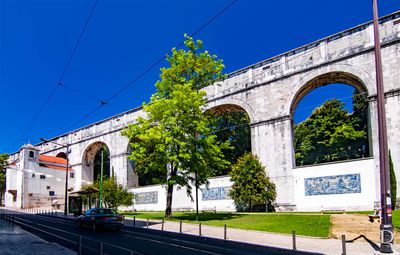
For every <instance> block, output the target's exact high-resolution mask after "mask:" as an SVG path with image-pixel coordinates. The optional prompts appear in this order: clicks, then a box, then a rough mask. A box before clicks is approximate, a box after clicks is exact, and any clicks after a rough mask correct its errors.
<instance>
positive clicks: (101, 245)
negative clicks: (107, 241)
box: [99, 242, 103, 255]
mask: <svg viewBox="0 0 400 255" xmlns="http://www.w3.org/2000/svg"><path fill="white" fill-rule="evenodd" d="M99 255H103V242H100V244H99Z"/></svg>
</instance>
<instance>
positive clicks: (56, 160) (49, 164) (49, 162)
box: [39, 154, 73, 171]
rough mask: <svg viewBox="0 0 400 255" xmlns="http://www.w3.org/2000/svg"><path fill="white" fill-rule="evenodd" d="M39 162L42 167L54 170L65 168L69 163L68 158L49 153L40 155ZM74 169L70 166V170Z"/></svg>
mask: <svg viewBox="0 0 400 255" xmlns="http://www.w3.org/2000/svg"><path fill="white" fill-rule="evenodd" d="M39 163H40V166H41V167H46V168H51V169H54V170H64V171H65V166H66V165H67V160H66V159H64V158H60V157H53V156H48V155H43V154H42V155H39ZM72 170H73V169H72V168H71V166H70V167H68V171H72Z"/></svg>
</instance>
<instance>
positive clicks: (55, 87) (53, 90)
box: [21, 0, 98, 140]
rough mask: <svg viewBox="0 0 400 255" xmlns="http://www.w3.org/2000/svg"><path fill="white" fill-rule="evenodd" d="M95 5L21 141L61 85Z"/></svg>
mask: <svg viewBox="0 0 400 255" xmlns="http://www.w3.org/2000/svg"><path fill="white" fill-rule="evenodd" d="M97 3H98V0H96V1H95V3H94V4H93V6H92V9H91V11H90V14H89V16H88V17H87V19H86V22H85V24H84V26H83V28H82V30H81V33H80V34H79V37H78V40H77V41H76V43H75V46H74V48H73V50H72V52H71V54H70V56H69V58H68V60H67V63H66V65H65V66H64V69H63V71H62V73H61V75H60V78H59V79H58V82H57V83H56V85H55V86H54V88H53V89H52V90H51V92H50V94H49V96H48V97H47V98H46V100H45V101H44V103H43V104H42V105H41V107H40V109H39V111H38V112H37V113H36V115H35V116H34V117H33V119H32V120H31V121H30V122H29V124H28V127H27V128H26V130H25V132H24V133H23V135H22V137H21V139H22V140H25V136H26V135H27V134H28V132H29V131H30V130H31V128H32V126H33V124H34V123H35V122H36V120H37V118H38V117H39V116H40V114H41V113H42V112H43V110H44V108H45V107H46V105H47V104H48V102H49V101H50V99H51V98H52V97H53V95H54V93H55V92H56V90H57V88H58V87H59V86H60V85H61V84H62V80H63V78H64V76H65V74H66V72H67V70H68V68H69V66H70V65H71V62H72V59H73V57H74V55H75V52H76V50H77V48H78V46H79V43H80V41H81V39H82V37H83V35H84V33H85V31H86V28H87V26H88V24H89V21H90V19H91V17H92V15H93V13H94V10H95V8H96V6H97Z"/></svg>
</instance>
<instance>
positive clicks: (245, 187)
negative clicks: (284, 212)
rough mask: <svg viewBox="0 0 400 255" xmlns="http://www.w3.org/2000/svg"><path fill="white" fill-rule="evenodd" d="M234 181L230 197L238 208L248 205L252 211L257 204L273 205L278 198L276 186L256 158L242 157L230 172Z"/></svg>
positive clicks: (248, 154) (250, 155)
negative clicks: (244, 204)
mask: <svg viewBox="0 0 400 255" xmlns="http://www.w3.org/2000/svg"><path fill="white" fill-rule="evenodd" d="M230 176H231V180H232V181H233V185H232V189H231V191H230V192H229V195H230V197H231V198H232V199H233V200H234V201H235V204H236V206H238V205H240V204H243V203H247V204H248V210H249V211H251V209H252V204H254V203H255V202H261V203H264V202H266V204H267V206H269V205H271V204H272V202H273V201H274V200H275V198H276V189H275V184H274V183H273V182H272V181H271V180H270V178H269V177H268V176H267V174H266V172H265V167H264V166H263V165H261V163H260V161H259V160H258V158H257V157H256V156H254V155H253V154H251V153H245V154H244V155H243V156H242V157H240V158H239V159H238V161H237V163H236V164H235V165H233V166H232V171H231V172H230Z"/></svg>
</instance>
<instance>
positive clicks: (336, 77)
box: [290, 72, 372, 166]
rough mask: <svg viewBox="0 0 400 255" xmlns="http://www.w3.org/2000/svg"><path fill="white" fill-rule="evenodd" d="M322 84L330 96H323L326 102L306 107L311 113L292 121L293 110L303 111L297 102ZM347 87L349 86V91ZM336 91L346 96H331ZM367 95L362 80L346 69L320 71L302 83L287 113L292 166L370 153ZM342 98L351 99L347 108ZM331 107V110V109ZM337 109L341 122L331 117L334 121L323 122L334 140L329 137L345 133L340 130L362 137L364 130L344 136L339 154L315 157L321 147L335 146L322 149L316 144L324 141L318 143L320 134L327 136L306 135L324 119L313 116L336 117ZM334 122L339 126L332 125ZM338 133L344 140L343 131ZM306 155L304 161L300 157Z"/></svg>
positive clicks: (294, 112) (364, 155)
mask: <svg viewBox="0 0 400 255" xmlns="http://www.w3.org/2000/svg"><path fill="white" fill-rule="evenodd" d="M325 86H327V87H325ZM328 86H329V87H328ZM321 87H325V88H324V90H325V92H327V93H328V94H332V96H326V98H324V101H325V102H324V103H322V104H321V105H313V106H312V107H308V108H311V109H309V110H312V113H310V116H308V117H307V118H306V119H303V120H301V121H297V122H298V123H295V120H294V118H293V117H295V114H296V111H299V110H302V109H298V107H299V105H300V102H302V100H307V97H308V96H309V95H310V94H312V92H313V91H314V90H317V89H321ZM349 88H352V89H350V90H349ZM329 89H334V90H336V91H335V93H332V92H331V91H329ZM337 90H343V91H345V90H346V91H347V92H346V93H347V95H345V96H342V97H341V98H340V97H337V96H336V95H333V94H337ZM349 91H352V92H349ZM349 93H350V94H349ZM367 97H368V91H367V89H366V86H365V84H364V83H363V81H362V80H361V79H360V78H358V77H357V76H355V75H353V74H350V73H346V72H329V73H325V74H321V75H319V76H317V77H315V78H312V79H311V80H309V81H307V82H305V83H304V85H302V86H301V88H300V89H299V90H298V91H297V93H296V94H295V96H294V98H293V101H292V104H291V106H290V114H291V116H292V138H293V139H292V144H293V151H294V155H293V157H294V159H293V162H294V165H296V166H299V165H309V164H318V163H325V162H332V161H341V160H347V159H356V158H363V157H369V156H372V151H371V149H372V145H371V138H370V137H371V134H370V133H371V132H370V118H369V105H368V101H367ZM309 100H312V99H309ZM344 101H350V102H351V103H349V102H347V104H346V105H347V108H348V109H345V103H344ZM349 104H351V107H349ZM305 108H307V107H305ZM333 109H334V111H332V110H333ZM303 110H304V109H303ZM337 112H340V114H342V115H341V117H342V118H339V119H338V120H340V124H339V123H335V121H332V120H331V122H332V123H334V124H333V125H332V124H328V123H329V122H326V123H327V127H328V130H327V131H326V133H329V132H331V134H333V135H332V136H331V139H333V138H332V137H333V136H335V135H337V133H340V132H345V131H343V129H347V130H350V131H349V133H348V134H350V132H352V133H351V134H359V135H360V136H361V133H364V134H365V135H364V136H363V137H359V138H348V139H347V140H345V139H344V140H343V141H342V147H343V148H345V147H346V148H345V149H343V150H342V155H341V156H340V155H339V156H338V155H336V154H335V156H332V158H325V159H320V158H319V159H317V156H316V154H318V153H317V152H318V151H320V152H321V148H322V147H323V146H325V147H326V148H330V149H332V148H333V147H334V145H331V144H329V145H323V146H322V147H321V148H319V147H318V146H317V145H319V144H321V143H323V144H326V140H325V141H324V142H321V141H320V140H318V139H320V138H321V137H324V138H325V139H329V135H325V134H324V135H321V136H319V135H315V137H314V136H313V137H312V138H309V137H306V136H308V135H309V134H311V133H313V132H314V133H318V132H319V131H316V130H319V129H318V126H320V125H321V123H322V122H321V121H323V120H316V118H324V117H323V116H325V115H329V118H330V119H333V118H338V116H340V114H338V113H337ZM329 118H326V119H329ZM311 122H312V123H311ZM349 123H350V124H349ZM334 125H338V126H337V127H335V126H334ZM340 125H342V126H340ZM316 126H317V127H316ZM338 128H341V130H342V131H339V129H338ZM335 130H337V131H335ZM334 132H335V133H334ZM357 132H358V133H357ZM341 135H342V137H340V138H338V139H343V137H345V136H346V135H344V134H341ZM311 136H312V135H311ZM338 144H339V143H338ZM305 147H308V149H304V148H305ZM310 148H311V149H310ZM330 149H328V150H327V151H330ZM307 150H308V151H307ZM332 150H333V149H332ZM305 151H307V152H305ZM321 153H322V152H321ZM325 153H327V152H325ZM305 154H307V160H304V157H303V156H305ZM345 154H348V155H345ZM300 158H302V160H299V159H300ZM313 159H315V162H314V161H312V160H313Z"/></svg>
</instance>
